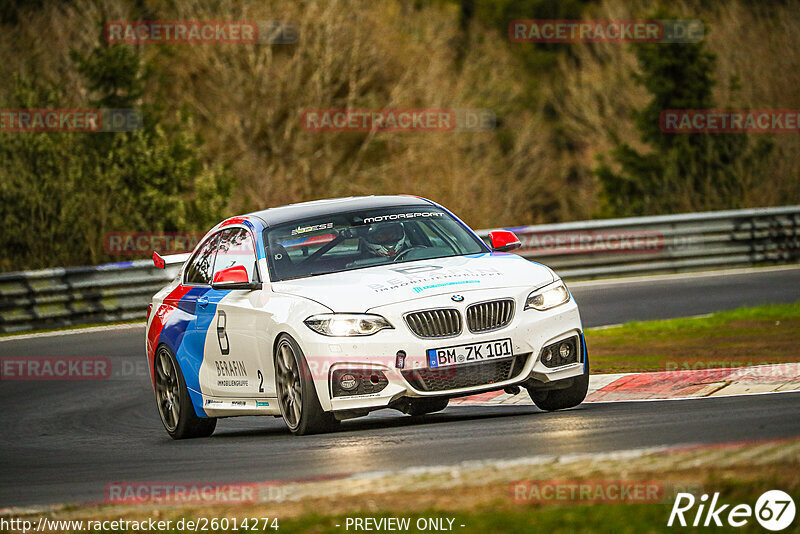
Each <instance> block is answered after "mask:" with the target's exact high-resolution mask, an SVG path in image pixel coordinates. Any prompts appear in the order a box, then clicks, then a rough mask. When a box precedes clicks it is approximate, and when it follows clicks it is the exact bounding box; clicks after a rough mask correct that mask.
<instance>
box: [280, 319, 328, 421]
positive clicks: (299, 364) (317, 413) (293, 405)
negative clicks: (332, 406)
mask: <svg viewBox="0 0 800 534" xmlns="http://www.w3.org/2000/svg"><path fill="white" fill-rule="evenodd" d="M275 383H276V385H277V389H278V406H279V407H280V409H281V415H283V420H284V422H285V423H286V426H288V427H289V430H290V431H291V432H292V434H294V435H296V436H304V435H308V434H319V433H322V432H328V431H329V430H331V429H332V428H334V427H335V426H336V424H337V423H338V421H337V420H336V417H334V415H333V412H326V411H324V410H323V409H322V406H321V405H320V403H319V397H317V390H316V388H315V387H314V377H313V376H312V375H311V371H310V369H309V367H308V363H307V362H306V357H305V355H304V354H303V351H302V349H301V348H300V345H298V344H297V342H296V341H295V340H294V339H292V337H291V336H289V335H287V334H281V336H280V337H279V338H278V343H277V344H276V348H275Z"/></svg>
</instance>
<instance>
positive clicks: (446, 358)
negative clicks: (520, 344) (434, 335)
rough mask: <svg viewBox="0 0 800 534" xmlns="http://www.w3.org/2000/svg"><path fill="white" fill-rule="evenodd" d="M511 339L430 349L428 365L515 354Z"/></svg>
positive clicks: (433, 366)
mask: <svg viewBox="0 0 800 534" xmlns="http://www.w3.org/2000/svg"><path fill="white" fill-rule="evenodd" d="M513 355H514V354H513V352H512V350H511V339H509V338H506V339H498V340H495V341H486V342H484V343H467V344H466V345H455V346H452V347H443V348H440V349H428V366H429V367H430V368H436V367H450V366H452V365H466V364H469V363H478V362H482V361H486V360H497V359H501V358H508V357H511V356H513Z"/></svg>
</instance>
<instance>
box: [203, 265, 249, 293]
mask: <svg viewBox="0 0 800 534" xmlns="http://www.w3.org/2000/svg"><path fill="white" fill-rule="evenodd" d="M211 288H212V289H221V290H224V289H250V290H253V289H261V282H251V281H250V278H249V277H248V276H247V269H245V268H244V266H243V265H234V266H233V267H228V268H227V269H222V270H221V271H217V272H216V273H214V280H213V281H212V282H211Z"/></svg>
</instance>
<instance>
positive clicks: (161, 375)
mask: <svg viewBox="0 0 800 534" xmlns="http://www.w3.org/2000/svg"><path fill="white" fill-rule="evenodd" d="M153 376H154V377H155V396H156V406H157V408H158V414H159V416H161V422H162V423H163V425H164V429H165V430H166V431H167V433H168V434H169V435H170V437H171V438H172V439H188V438H207V437H209V436H210V435H211V434H213V433H214V429H215V428H216V427H217V420H216V418H214V417H198V416H197V413H195V411H194V406H193V405H192V399H191V398H190V397H189V390H188V389H187V388H186V381H185V380H184V378H183V373H182V372H181V368H180V365H178V361H177V360H176V359H175V355H174V354H173V353H172V351H171V350H170V349H169V348H168V347H167V346H166V345H161V346H160V347H158V349H157V350H156V356H155V358H154V361H153Z"/></svg>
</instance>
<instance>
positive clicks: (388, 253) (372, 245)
mask: <svg viewBox="0 0 800 534" xmlns="http://www.w3.org/2000/svg"><path fill="white" fill-rule="evenodd" d="M364 243H365V244H366V246H367V250H368V251H369V252H370V253H371V254H372V255H373V256H381V257H384V258H393V257H395V256H397V255H398V254H400V252H402V251H403V250H404V249H405V248H407V247H408V240H407V239H406V231H405V229H404V228H403V225H402V224H400V223H396V222H385V223H375V224H373V225H371V226H370V227H369V229H368V230H367V234H366V236H365V237H364Z"/></svg>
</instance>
